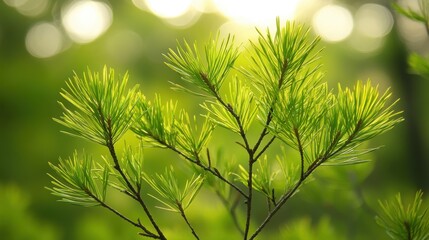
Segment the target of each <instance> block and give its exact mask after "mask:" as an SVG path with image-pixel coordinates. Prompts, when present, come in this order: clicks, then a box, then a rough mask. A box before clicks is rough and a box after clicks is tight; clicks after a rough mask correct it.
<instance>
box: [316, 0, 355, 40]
mask: <svg viewBox="0 0 429 240" xmlns="http://www.w3.org/2000/svg"><path fill="white" fill-rule="evenodd" d="M312 22H313V27H314V31H315V32H316V33H317V34H318V35H320V37H321V38H322V39H323V40H325V41H328V42H339V41H342V40H344V39H346V38H347V37H348V36H349V35H350V34H351V33H352V30H353V17H352V14H351V13H350V11H349V10H348V9H347V8H345V7H342V6H338V5H327V6H325V7H323V8H321V9H320V10H319V11H317V12H316V13H315V14H314V16H313V21H312Z"/></svg>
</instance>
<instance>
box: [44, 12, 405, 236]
mask: <svg viewBox="0 0 429 240" xmlns="http://www.w3.org/2000/svg"><path fill="white" fill-rule="evenodd" d="M258 34H259V35H258V38H257V39H256V41H250V42H249V44H248V45H246V47H245V48H242V47H239V46H238V45H237V44H236V43H235V38H234V37H233V36H231V35H229V36H227V37H226V38H224V39H222V38H221V37H220V36H219V35H217V36H216V37H215V38H212V39H211V40H210V41H208V42H207V43H206V44H205V45H200V44H199V43H194V44H190V43H188V42H187V41H184V42H178V46H177V48H176V49H171V50H170V51H169V52H168V53H167V54H166V55H165V57H166V59H167V66H169V67H170V68H171V69H172V70H174V71H176V72H177V73H178V74H179V75H180V76H181V80H180V81H176V82H174V83H173V88H174V89H178V90H182V91H186V92H187V93H192V94H195V95H197V96H200V99H201V102H200V106H201V109H202V111H203V114H201V115H199V116H193V115H190V114H189V113H188V112H187V111H186V110H185V109H180V108H179V107H178V104H177V102H175V101H173V100H163V99H162V98H161V96H160V95H156V96H155V98H154V99H153V100H149V99H147V98H146V97H145V96H144V94H143V93H141V92H140V91H139V90H138V87H137V86H135V87H133V88H130V89H129V90H128V87H127V79H128V75H127V74H125V75H124V76H123V77H120V78H118V77H117V76H116V75H115V73H114V71H113V69H109V68H107V67H105V68H104V69H103V71H102V72H101V73H97V72H93V71H90V70H88V71H87V73H84V74H83V75H82V76H79V75H78V74H75V76H74V77H73V78H72V79H70V80H69V81H68V82H67V89H63V90H62V92H61V95H62V96H63V98H64V99H65V101H66V103H60V105H61V106H62V107H63V110H64V114H63V115H62V116H61V117H59V118H58V119H56V121H57V122H58V123H60V124H61V125H63V126H64V127H65V128H66V130H65V132H66V133H68V134H70V135H73V136H78V137H81V138H84V139H87V140H90V141H92V142H95V143H98V144H101V145H103V146H105V147H106V153H107V155H106V156H104V157H102V158H101V159H96V157H91V156H90V155H86V154H77V153H76V154H74V155H73V157H71V158H68V159H65V160H63V159H60V161H59V163H58V164H57V165H55V164H51V166H52V169H53V170H54V173H53V174H50V176H51V178H52V185H53V186H52V187H49V188H48V189H49V190H50V191H51V192H52V193H53V194H54V195H56V196H59V197H60V198H61V200H62V201H65V202H70V203H74V204H79V205H83V206H101V207H103V208H105V209H107V210H108V211H110V212H112V213H113V214H115V215H117V216H118V217H120V218H122V219H123V220H125V221H126V222H128V223H130V224H132V225H133V226H135V227H136V228H138V230H139V232H140V235H142V236H145V237H148V238H154V239H167V238H174V236H167V235H165V234H164V233H165V232H166V231H165V229H166V228H167V227H168V226H164V225H163V224H162V223H161V222H160V221H159V219H157V216H154V215H153V213H152V212H153V209H154V207H158V208H161V209H164V210H167V211H170V212H171V214H174V213H179V214H180V215H181V217H182V218H183V220H184V221H185V223H186V226H187V227H189V232H190V233H189V234H192V236H193V237H194V238H195V239H200V238H201V239H204V237H205V236H204V233H202V232H198V228H196V227H195V226H193V225H192V219H190V218H189V217H188V216H187V215H186V213H187V212H186V210H187V209H188V207H189V206H191V204H192V203H193V202H195V201H198V193H200V191H199V190H200V189H201V188H207V189H210V190H212V191H213V193H214V195H216V196H218V197H219V199H220V202H222V203H223V204H224V205H225V207H226V208H227V209H228V212H229V213H230V215H231V218H232V220H233V222H234V226H235V228H236V230H237V231H238V232H239V233H240V234H241V236H242V239H244V240H248V239H255V238H256V237H258V236H259V235H260V233H261V232H262V230H263V229H264V228H265V227H266V226H267V224H268V223H269V222H270V221H271V219H272V218H273V217H274V216H275V215H276V213H277V212H278V211H279V209H281V208H282V207H283V206H284V204H285V203H286V202H288V200H289V199H290V198H291V197H292V196H294V195H295V194H296V193H297V192H298V190H299V189H300V188H301V187H302V186H303V184H304V183H306V182H307V179H308V178H310V177H311V176H312V174H313V173H314V171H315V170H316V169H317V168H318V167H320V166H322V165H349V164H357V163H361V162H363V160H362V158H361V156H362V155H363V154H366V153H368V152H371V151H373V150H375V149H376V148H369V149H365V148H363V147H362V146H363V144H362V143H364V142H366V141H368V140H370V139H372V138H374V137H376V136H378V135H380V134H382V133H384V132H386V131H388V130H390V129H391V128H392V127H394V126H395V125H396V124H397V123H399V122H401V121H402V118H401V116H400V112H398V111H396V110H395V109H394V105H395V103H396V102H397V100H396V101H395V100H393V101H392V100H391V95H392V94H391V92H390V90H386V91H385V92H382V93H380V91H379V89H378V87H377V86H373V85H372V84H371V82H370V81H369V80H368V81H365V82H363V81H358V82H357V83H356V85H355V86H354V87H351V88H344V87H342V86H341V85H338V90H337V91H333V90H330V89H329V88H328V85H327V83H326V82H324V81H323V74H322V73H321V70H320V63H319V58H320V51H319V50H317V49H318V48H317V44H318V42H319V38H318V37H312V36H311V34H310V29H309V28H308V27H306V26H304V25H301V24H297V23H293V22H286V24H285V25H281V24H280V21H279V20H277V25H276V29H275V31H270V30H266V31H265V32H264V31H261V30H258ZM239 57H243V59H240V61H236V60H237V59H238V58H239ZM241 60H243V61H241ZM238 63H240V64H241V63H242V64H241V65H239V64H238ZM219 127H221V128H223V129H226V131H229V132H230V134H232V135H235V136H236V138H234V139H231V140H230V139H222V141H224V142H228V141H231V142H230V143H229V142H228V143H227V144H228V148H229V150H231V151H232V152H241V153H242V154H240V155H237V157H238V158H242V157H243V156H245V157H244V159H239V160H238V161H236V162H235V161H232V160H231V159H232V158H231V157H230V156H228V157H226V156H224V155H222V154H221V153H220V152H221V151H220V150H219V149H217V147H216V145H214V144H212V140H213V139H215V138H216V137H215V136H216V135H214V134H213V132H214V131H217V129H218V128H219ZM127 131H131V132H133V133H134V134H135V135H136V136H137V137H138V138H139V139H140V141H141V144H140V145H139V146H137V147H133V146H129V145H127V144H125V147H124V149H122V150H120V151H117V149H116V148H117V145H116V143H117V142H118V141H119V140H120V139H121V137H122V136H123V135H124V133H125V132H127ZM147 146H151V147H156V148H159V149H160V151H161V149H164V151H172V152H173V153H175V154H177V156H178V158H179V159H182V160H183V161H184V162H186V163H187V166H189V169H191V170H192V171H191V172H193V173H192V174H190V175H189V176H188V177H187V178H186V179H184V180H183V181H178V180H177V172H176V171H175V165H174V164H173V163H172V164H173V165H172V166H171V167H167V169H166V170H165V171H164V172H161V173H150V170H149V169H147V168H145V167H144V166H143V152H144V148H145V147H147ZM278 148H282V149H287V150H284V151H283V152H282V153H281V154H276V151H275V150H271V149H278ZM291 151H295V154H290V152H291ZM294 156H298V158H295V157H294ZM149 161H150V160H149ZM151 189H152V190H151ZM110 191H119V192H120V193H123V194H125V195H127V196H128V197H130V198H131V199H132V200H134V201H135V202H136V203H138V204H139V205H140V207H141V208H142V209H143V212H144V216H142V217H143V218H145V221H144V222H147V224H143V223H142V222H143V221H140V219H133V218H131V217H129V216H126V215H125V214H123V213H121V212H120V211H118V210H116V208H115V206H114V204H113V203H111V202H110V201H109V192H110ZM258 195H259V196H262V197H263V198H265V199H266V202H267V208H266V215H265V218H264V219H258V218H256V217H255V214H254V212H255V207H256V205H257V204H258V199H259V198H257V196H258ZM150 198H153V199H155V200H156V201H157V202H158V204H157V205H155V206H152V204H149V203H150V202H149V201H147V199H150ZM259 209H260V207H259ZM203 211H204V210H203Z"/></svg>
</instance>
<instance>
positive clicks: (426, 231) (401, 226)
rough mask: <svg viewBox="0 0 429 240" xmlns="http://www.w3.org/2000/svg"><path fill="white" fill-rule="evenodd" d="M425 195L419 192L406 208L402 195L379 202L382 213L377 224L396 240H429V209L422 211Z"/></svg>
mask: <svg viewBox="0 0 429 240" xmlns="http://www.w3.org/2000/svg"><path fill="white" fill-rule="evenodd" d="M422 196H423V193H422V192H421V191H418V192H417V193H416V195H415V197H414V200H413V202H412V203H411V204H409V205H407V206H404V203H403V201H402V198H401V194H399V193H398V194H397V195H396V197H395V199H394V200H392V201H386V202H384V203H383V202H381V201H379V204H380V207H381V209H382V211H383V212H381V213H380V214H379V215H378V216H377V217H376V221H377V223H378V224H379V225H380V226H381V227H383V228H384V229H386V233H387V234H388V235H389V236H390V237H391V238H392V239H395V240H427V239H429V216H428V215H427V208H426V209H422V203H423V200H422Z"/></svg>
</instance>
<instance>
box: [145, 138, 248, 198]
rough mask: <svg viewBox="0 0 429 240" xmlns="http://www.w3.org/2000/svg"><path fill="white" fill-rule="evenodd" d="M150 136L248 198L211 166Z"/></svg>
mask: <svg viewBox="0 0 429 240" xmlns="http://www.w3.org/2000/svg"><path fill="white" fill-rule="evenodd" d="M149 135H150V136H151V137H152V138H153V139H154V140H156V141H157V142H158V143H160V144H161V145H163V146H164V147H166V148H168V149H170V150H172V151H173V152H175V153H177V154H179V155H180V156H182V157H183V158H185V159H186V160H187V161H189V162H191V163H193V164H195V165H196V166H198V167H200V168H201V169H203V170H204V171H206V172H209V173H211V174H212V175H213V176H215V177H217V178H218V179H220V180H221V181H223V182H225V183H226V184H228V185H229V186H231V187H232V188H234V189H235V190H236V191H237V192H238V193H240V194H241V195H242V196H243V197H245V198H247V194H246V193H245V192H243V190H241V189H240V188H239V187H238V186H236V185H235V184H234V183H232V182H231V181H229V180H228V179H226V178H225V177H224V176H222V174H221V173H220V172H219V171H218V170H217V169H216V168H213V167H210V166H205V165H203V163H202V162H201V161H200V160H199V159H192V158H190V157H189V156H188V155H186V154H184V153H183V152H181V151H180V150H179V149H177V148H175V147H174V146H172V145H170V144H168V143H166V142H165V141H163V140H161V139H159V138H157V137H156V136H154V135H152V134H150V133H149Z"/></svg>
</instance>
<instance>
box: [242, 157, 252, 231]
mask: <svg viewBox="0 0 429 240" xmlns="http://www.w3.org/2000/svg"><path fill="white" fill-rule="evenodd" d="M253 163H254V160H253V155H251V156H249V165H248V172H249V179H247V188H248V193H247V194H248V198H247V201H246V205H247V210H246V226H245V228H244V239H247V236H248V235H249V229H250V220H251V217H252V199H253V177H252V176H253Z"/></svg>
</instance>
